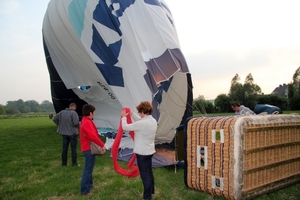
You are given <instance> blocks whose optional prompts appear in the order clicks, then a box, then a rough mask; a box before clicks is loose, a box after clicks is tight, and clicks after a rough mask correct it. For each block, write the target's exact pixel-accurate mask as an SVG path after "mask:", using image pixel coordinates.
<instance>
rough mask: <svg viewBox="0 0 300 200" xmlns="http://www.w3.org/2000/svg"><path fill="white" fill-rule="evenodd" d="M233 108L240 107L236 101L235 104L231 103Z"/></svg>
mask: <svg viewBox="0 0 300 200" xmlns="http://www.w3.org/2000/svg"><path fill="white" fill-rule="evenodd" d="M231 106H233V107H240V104H239V103H238V102H236V101H234V102H232V103H231Z"/></svg>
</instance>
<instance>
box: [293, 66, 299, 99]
mask: <svg viewBox="0 0 300 200" xmlns="http://www.w3.org/2000/svg"><path fill="white" fill-rule="evenodd" d="M293 86H294V95H300V67H298V69H296V71H295V73H294V75H293Z"/></svg>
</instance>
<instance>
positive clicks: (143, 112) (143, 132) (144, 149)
mask: <svg viewBox="0 0 300 200" xmlns="http://www.w3.org/2000/svg"><path fill="white" fill-rule="evenodd" d="M136 109H137V111H138V114H139V116H138V115H137V114H135V113H133V112H130V115H131V116H132V118H133V122H132V123H131V124H127V121H126V116H127V115H128V114H129V113H126V111H125V110H124V109H123V110H122V112H121V117H122V128H123V130H124V131H134V149H133V152H134V153H135V154H136V159H137V164H138V168H139V171H140V177H141V179H142V182H143V186H144V193H143V199H147V200H150V199H151V198H152V195H154V176H153V172H152V156H153V154H154V153H155V144H154V140H155V134H156V130H157V122H156V120H155V119H154V118H153V117H152V115H151V113H152V110H153V109H152V105H151V103H150V102H148V101H142V102H141V103H140V104H139V105H138V106H137V107H136Z"/></svg>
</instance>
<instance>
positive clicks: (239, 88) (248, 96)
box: [228, 73, 261, 108]
mask: <svg viewBox="0 0 300 200" xmlns="http://www.w3.org/2000/svg"><path fill="white" fill-rule="evenodd" d="M238 81H240V77H239V75H238V74H236V75H235V76H234V77H233V78H232V80H231V86H230V91H229V95H228V96H229V97H230V99H231V101H237V102H239V103H240V104H243V105H245V106H247V107H250V108H253V107H254V106H255V104H256V101H257V95H258V94H261V89H260V87H259V86H258V85H257V84H255V83H254V78H253V76H252V74H251V73H250V74H248V76H247V77H246V78H245V82H244V84H241V83H239V82H238Z"/></svg>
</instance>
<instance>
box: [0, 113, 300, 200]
mask: <svg viewBox="0 0 300 200" xmlns="http://www.w3.org/2000/svg"><path fill="white" fill-rule="evenodd" d="M69 151H70V150H69ZM0 153H1V154H0V199H1V200H13V199H14V200H17V199H20V200H23V199H30V200H35V199H36V200H41V199H46V200H58V199H61V200H63V199H64V200H65V199H72V200H73V199H75V200H76V199H78V200H80V199H87V198H89V199H103V200H106V199H107V200H121V199H122V200H138V199H142V192H143V187H142V183H141V180H140V178H139V177H138V178H127V177H124V176H121V175H119V174H117V173H116V172H115V171H114V168H113V164H112V160H111V158H110V154H109V152H108V153H106V154H105V155H104V156H100V157H97V158H96V165H95V168H94V172H93V177H94V185H95V187H96V188H97V189H96V190H95V191H93V194H92V196H91V197H83V196H80V180H81V174H82V170H83V165H84V157H83V155H82V153H81V152H80V150H79V145H78V163H80V164H81V166H80V167H71V166H68V167H62V166H61V136H59V135H58V134H56V126H55V125H54V123H53V122H52V120H50V119H49V118H48V117H47V116H44V117H28V118H16V119H13V118H9V119H0ZM69 154H70V152H69ZM68 161H69V163H70V155H69V159H68ZM119 163H120V165H121V166H122V167H125V166H126V165H127V163H125V162H119ZM299 170H300V169H299ZM183 174H184V170H183V169H181V168H179V167H177V171H176V173H175V168H174V166H170V167H162V168H154V176H155V189H156V193H155V196H154V198H153V199H154V200H181V199H182V200H183V199H189V200H191V199H192V200H193V199H203V200H219V199H222V198H220V197H216V196H211V195H210V194H207V193H204V192H201V191H198V190H193V189H190V188H187V187H186V185H185V184H184V177H183V176H184V175H183ZM256 199H257V200H277V199H278V200H282V199H288V200H299V199H300V183H299V184H295V185H292V186H290V187H288V188H285V189H282V190H279V191H277V192H274V193H271V194H268V195H263V196H261V197H259V198H256Z"/></svg>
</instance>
